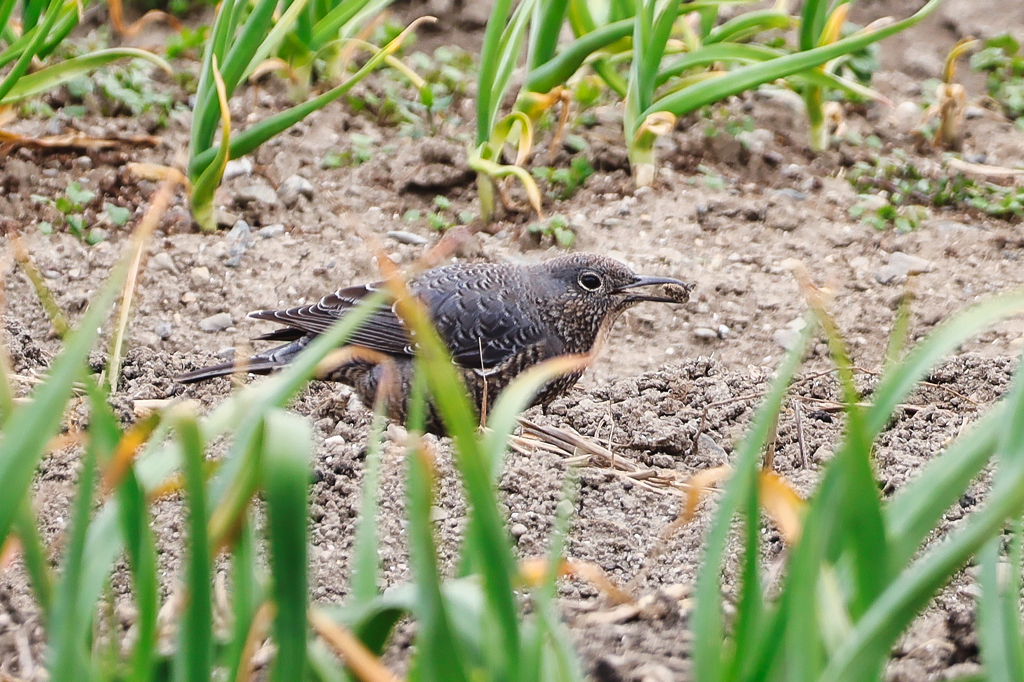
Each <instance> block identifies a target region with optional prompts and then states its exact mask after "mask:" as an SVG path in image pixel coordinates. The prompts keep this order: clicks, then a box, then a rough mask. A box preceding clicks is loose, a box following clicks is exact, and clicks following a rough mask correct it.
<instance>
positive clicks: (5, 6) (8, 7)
mask: <svg viewBox="0 0 1024 682" xmlns="http://www.w3.org/2000/svg"><path fill="white" fill-rule="evenodd" d="M14 3H15V0H0V26H7V25H8V24H7V20H8V19H10V18H11V13H12V12H13V11H14ZM22 19H24V14H23V15H22ZM22 23H23V25H24V21H23V22H22Z"/></svg>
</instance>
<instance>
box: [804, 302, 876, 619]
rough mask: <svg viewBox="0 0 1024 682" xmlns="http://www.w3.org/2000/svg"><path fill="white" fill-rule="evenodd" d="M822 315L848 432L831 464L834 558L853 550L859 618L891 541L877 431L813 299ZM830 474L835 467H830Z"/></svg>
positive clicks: (829, 323) (831, 327)
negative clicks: (875, 455) (878, 474)
mask: <svg viewBox="0 0 1024 682" xmlns="http://www.w3.org/2000/svg"><path fill="white" fill-rule="evenodd" d="M812 308H813V309H814V311H815V313H816V315H817V317H818V320H819V321H820V323H821V325H822V328H823V329H824V330H825V335H826V337H827V339H828V344H829V349H830V351H831V354H832V358H833V362H834V363H835V365H836V368H837V370H838V374H839V383H840V386H841V387H842V391H843V402H844V403H845V408H844V411H845V413H846V429H845V431H846V433H845V435H844V437H843V442H842V444H841V445H840V447H839V451H838V452H837V453H836V456H835V457H834V458H833V460H832V462H831V463H830V464H829V469H833V468H834V469H836V470H837V473H835V474H832V475H834V476H835V477H836V478H837V479H838V480H839V481H840V485H839V490H838V492H839V495H840V497H841V501H840V503H839V504H838V506H837V507H834V509H836V510H837V511H839V514H840V515H839V517H838V518H837V522H838V525H837V526H836V527H835V529H834V532H833V538H835V540H834V541H833V542H831V543H830V544H831V549H832V552H831V554H832V556H829V557H828V559H829V560H830V561H835V560H836V559H837V557H838V553H839V551H840V548H841V547H844V548H847V549H849V550H850V552H851V555H852V558H853V569H854V579H855V584H856V590H855V592H854V593H853V595H852V597H851V599H850V611H851V613H852V615H853V617H854V618H855V619H856V618H857V617H859V616H860V615H861V614H862V613H863V612H864V611H865V610H866V609H867V608H868V607H869V606H870V605H871V603H872V602H873V601H874V600H875V599H876V598H877V597H878V595H879V594H881V592H882V590H884V589H885V586H886V584H888V582H889V544H888V540H887V538H886V533H885V521H884V519H883V518H882V501H881V498H880V495H879V492H878V485H877V483H876V482H875V474H874V470H873V469H872V467H871V448H872V442H873V440H874V435H875V434H873V433H869V432H868V430H867V427H866V419H865V415H864V409H863V408H861V407H860V406H859V403H860V394H859V392H858V391H857V388H856V386H855V385H854V376H853V361H852V360H851V359H850V355H849V353H848V352H847V350H846V344H845V342H844V340H843V338H842V335H841V334H840V333H839V329H838V327H837V326H836V324H835V321H834V320H833V319H832V316H831V315H830V314H829V313H828V311H827V310H825V308H824V306H823V305H821V304H820V302H812ZM829 473H830V474H831V471H830V472H829Z"/></svg>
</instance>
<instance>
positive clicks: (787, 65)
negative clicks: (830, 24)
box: [641, 0, 942, 118]
mask: <svg viewBox="0 0 1024 682" xmlns="http://www.w3.org/2000/svg"><path fill="white" fill-rule="evenodd" d="M941 2H942V0H928V2H927V3H926V4H925V5H924V6H923V7H922V8H921V9H919V10H918V11H917V12H915V13H914V14H913V15H911V16H910V17H908V18H906V19H903V20H902V21H898V22H895V23H893V24H889V25H888V26H884V27H882V28H879V29H877V30H874V31H870V32H868V33H861V34H857V35H853V36H850V37H847V38H843V39H842V40H838V41H836V42H834V43H831V44H829V45H825V46H822V47H816V48H814V49H812V50H807V51H804V52H798V53H796V54H792V55H788V56H785V57H780V58H778V59H773V60H771V61H768V62H763V63H761V64H752V65H750V66H745V67H742V68H740V69H736V70H735V71H733V72H731V73H729V74H728V75H727V76H723V77H722V78H716V79H714V80H709V81H703V82H701V83H698V84H696V85H693V86H691V87H689V88H686V89H685V90H681V91H679V92H675V93H673V94H671V95H668V96H666V97H663V98H661V99H659V100H658V101H656V102H655V103H654V104H652V105H651V106H650V107H648V108H647V110H646V111H644V112H643V114H642V116H641V118H646V117H647V116H648V115H650V114H652V113H655V112H658V111H668V112H671V113H673V114H675V115H676V116H682V115H684V114H688V113H690V112H693V111H696V110H697V109H699V108H701V107H703V106H705V105H707V104H713V103H715V102H718V101H720V100H723V99H725V98H726V97H731V96H732V95H738V94H739V93H741V92H745V91H746V90H750V89H751V88H756V87H758V86H760V85H763V84H764V83H770V82H772V81H775V80H778V79H779V78H786V77H787V76H792V75H793V74H795V73H800V72H803V71H806V70H808V69H811V68H814V67H816V66H820V65H821V64H824V63H825V62H827V61H829V60H831V59H835V58H836V57H841V56H843V55H845V54H848V53H850V52H855V51H857V50H860V49H862V48H864V47H867V46H868V45H870V44H872V43H875V42H877V41H879V40H882V39H883V38H887V37H888V36H891V35H894V34H896V33H899V32H900V31H903V30H905V29H908V28H910V27H911V26H914V25H915V24H917V23H918V22H920V21H922V20H923V19H925V18H926V17H927V16H928V15H930V14H931V13H932V12H934V11H935V9H936V8H937V7H938V6H939V4H941Z"/></svg>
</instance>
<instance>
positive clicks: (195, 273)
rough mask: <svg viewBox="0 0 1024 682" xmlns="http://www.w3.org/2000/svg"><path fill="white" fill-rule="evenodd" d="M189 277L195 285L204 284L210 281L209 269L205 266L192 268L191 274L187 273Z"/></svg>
mask: <svg viewBox="0 0 1024 682" xmlns="http://www.w3.org/2000/svg"><path fill="white" fill-rule="evenodd" d="M189 276H190V277H191V278H192V281H193V282H195V283H196V284H205V283H206V282H209V281H210V268H208V267H206V266H205V265H200V266H199V267H195V268H192V272H190V273H189Z"/></svg>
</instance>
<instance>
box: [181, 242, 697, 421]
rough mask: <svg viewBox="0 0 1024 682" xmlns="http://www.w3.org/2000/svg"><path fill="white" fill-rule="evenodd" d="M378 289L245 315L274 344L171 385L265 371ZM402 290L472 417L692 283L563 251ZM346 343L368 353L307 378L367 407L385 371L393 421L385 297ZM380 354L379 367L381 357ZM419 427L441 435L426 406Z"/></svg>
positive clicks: (408, 338)
mask: <svg viewBox="0 0 1024 682" xmlns="http://www.w3.org/2000/svg"><path fill="white" fill-rule="evenodd" d="M656 286H660V287H662V290H661V293H660V294H659V293H654V292H651V291H650V290H649V287H656ZM385 288H386V286H385V284H384V283H383V282H375V283H371V284H363V285H356V286H349V287H345V288H342V289H338V290H337V291H335V292H334V293H331V294H328V295H326V296H324V297H323V298H321V299H320V300H319V301H317V302H316V303H313V304H310V305H303V306H299V307H294V308H288V309H286V310H261V311H256V312H253V313H250V314H249V317H251V318H254V319H257V320H269V321H272V322H276V323H278V324H280V325H283V326H281V327H280V328H278V329H275V330H274V331H271V332H269V333H266V334H263V335H261V336H258V337H257V338H256V340H266V341H281V342H285V343H284V344H283V345H279V346H275V347H274V348H270V349H269V350H266V351H263V352H261V353H258V354H256V355H254V356H253V357H252V358H250V359H249V361H248V362H247V363H245V364H244V365H236V364H234V363H224V364H220V365H214V366H211V367H205V368H202V369H199V370H196V371H193V372H188V373H186V374H182V375H180V376H178V377H177V380H178V381H179V382H182V383H193V382H198V381H204V380H206V379H212V378H214V377H221V376H226V375H229V374H233V373H236V372H241V371H245V372H251V373H253V374H269V373H271V372H274V371H275V370H278V369H280V368H281V367H283V366H285V365H287V364H288V363H289V362H290V361H291V360H292V359H293V358H295V356H296V355H298V353H299V352H301V351H302V349H303V348H305V347H306V345H308V344H309V343H310V341H312V340H313V339H315V338H316V337H317V336H319V335H320V334H322V333H324V332H326V331H327V330H328V329H329V328H330V327H331V326H332V325H333V324H334V323H335V322H337V321H338V320H339V319H341V318H342V317H344V316H345V315H346V314H347V313H349V312H350V311H351V310H353V309H354V308H355V307H356V306H358V305H359V304H360V303H361V302H362V301H363V300H364V299H365V298H366V297H368V296H370V295H371V294H373V293H375V292H378V291H381V290H384V289H385ZM409 290H410V292H411V293H412V294H413V295H414V296H416V297H418V298H419V299H420V301H422V303H423V304H424V305H425V307H426V309H427V312H428V313H429V316H430V318H431V321H432V322H433V323H434V325H435V327H436V328H437V331H438V333H439V335H440V337H441V338H442V339H443V340H444V342H445V343H446V344H447V346H448V350H449V352H450V353H451V356H452V360H453V362H454V364H455V365H456V366H457V367H458V368H459V370H460V371H461V374H462V376H463V379H464V380H465V383H466V386H467V388H468V389H469V394H470V396H471V397H472V398H473V399H474V401H475V404H476V407H477V410H478V411H482V412H484V413H486V409H487V401H488V399H491V400H493V397H494V396H496V395H498V393H500V391H501V390H502V389H503V388H505V387H506V386H507V385H508V384H509V383H510V382H511V381H512V380H513V379H514V378H515V377H516V376H517V375H519V374H520V373H521V372H523V371H525V370H526V369H528V368H529V367H531V366H533V365H536V364H538V363H540V362H543V361H544V360H547V359H549V358H554V357H557V356H561V355H569V354H590V353H593V352H595V351H596V349H597V347H599V346H600V345H601V344H602V343H603V340H604V338H605V337H606V335H607V333H608V331H609V330H610V329H611V326H612V325H613V323H614V322H615V320H616V318H618V316H619V315H620V314H621V313H623V312H624V311H626V310H627V309H629V308H631V307H633V306H634V305H637V304H639V303H642V302H647V301H652V302H662V303H685V302H686V301H687V300H688V298H689V294H690V291H691V290H692V285H691V284H687V283H685V282H683V281H681V280H678V279H674V278H671V277H653V276H645V275H638V274H636V273H634V272H633V271H632V270H631V269H630V268H629V267H628V266H627V265H626V264H624V263H622V262H620V261H618V260H615V259H613V258H609V257H607V256H603V255H598V254H593V253H574V254H569V255H564V256H560V257H557V258H553V259H550V260H547V261H543V262H540V263H537V264H530V265H515V264H506V263H472V264H467V263H454V264H449V265H443V266H440V267H435V268H432V269H430V270H426V271H424V272H422V273H420V274H419V275H418V276H416V277H415V278H414V279H413V280H411V281H410V283H409ZM346 346H349V347H353V348H354V349H355V350H360V349H367V350H369V351H372V353H362V354H361V353H359V352H354V353H352V354H351V355H350V356H349V357H348V359H347V360H345V361H343V362H342V363H341V364H340V365H339V366H337V367H335V368H333V369H331V370H329V371H328V372H327V373H326V374H324V375H322V376H320V377H318V378H320V379H323V380H327V381H337V382H341V383H343V384H347V385H349V386H351V387H352V388H353V389H354V390H355V394H356V395H357V396H358V397H359V399H360V400H361V401H362V402H363V404H364V405H366V406H367V407H370V406H372V405H373V403H374V401H375V399H376V397H377V393H378V387H381V386H382V382H388V381H389V380H388V379H387V378H386V372H388V371H391V372H392V373H393V374H392V376H391V382H390V383H391V385H393V387H394V390H393V391H392V395H391V396H390V397H388V398H387V400H386V401H385V402H386V409H387V414H388V416H389V417H390V418H391V419H393V420H396V421H399V422H401V421H404V419H405V416H406V406H407V400H408V396H409V392H410V387H411V386H412V374H413V367H414V357H415V355H416V353H417V346H416V342H415V338H414V336H413V335H412V334H411V333H410V332H409V330H407V329H406V327H405V325H404V323H403V322H402V320H401V318H400V317H399V316H398V314H397V313H396V312H395V306H394V304H393V303H392V302H388V301H385V302H383V303H381V304H380V305H379V306H378V307H377V308H376V309H375V310H373V312H372V313H371V314H370V316H369V318H368V319H367V320H366V321H365V322H364V323H363V324H362V325H360V326H359V328H358V329H357V330H356V331H355V332H353V333H352V335H351V336H350V338H349V339H348V341H347V342H346ZM381 357H384V358H387V359H388V360H390V362H381V361H380V358H381ZM389 366H390V367H391V368H393V369H391V370H389V369H388V367H389ZM582 374H583V369H582V368H581V369H579V370H578V371H574V372H571V373H568V374H565V375H562V376H561V377H559V378H556V379H554V380H552V381H550V382H549V383H548V384H547V385H546V386H545V387H544V388H543V389H542V390H541V391H540V392H539V393H538V394H537V395H536V396H535V398H534V400H533V402H532V405H544V406H546V405H548V404H549V403H550V402H551V401H552V400H554V399H555V398H557V397H558V396H560V395H563V394H564V393H566V392H567V391H569V389H571V388H572V387H573V386H574V385H575V384H576V382H577V381H578V380H579V379H580V377H581V376H582ZM395 375H397V376H395ZM428 430H431V431H435V432H442V431H443V425H441V423H440V420H439V418H438V416H437V415H436V414H434V413H433V410H431V414H430V415H429V417H428Z"/></svg>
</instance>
